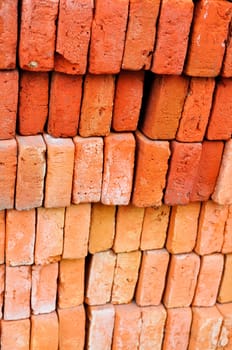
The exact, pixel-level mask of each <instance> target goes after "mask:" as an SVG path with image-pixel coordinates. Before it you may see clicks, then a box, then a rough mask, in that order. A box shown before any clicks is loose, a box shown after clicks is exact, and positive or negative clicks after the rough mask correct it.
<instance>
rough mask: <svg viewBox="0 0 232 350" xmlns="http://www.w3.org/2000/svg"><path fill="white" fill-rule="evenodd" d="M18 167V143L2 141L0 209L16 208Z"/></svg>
mask: <svg viewBox="0 0 232 350" xmlns="http://www.w3.org/2000/svg"><path fill="white" fill-rule="evenodd" d="M16 166H17V143H16V141H15V140H14V139H13V140H1V141H0V170H1V171H0V193H1V196H0V209H1V210H2V209H11V208H13V207H14V194H15V181H16Z"/></svg>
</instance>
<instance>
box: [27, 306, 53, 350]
mask: <svg viewBox="0 0 232 350" xmlns="http://www.w3.org/2000/svg"><path fill="white" fill-rule="evenodd" d="M58 334H59V331H58V319H57V314H56V312H51V313H49V314H47V315H36V316H34V315H32V316H31V345H30V346H31V347H30V350H40V349H49V350H57V349H58Z"/></svg>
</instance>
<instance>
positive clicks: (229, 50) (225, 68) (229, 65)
mask: <svg viewBox="0 0 232 350" xmlns="http://www.w3.org/2000/svg"><path fill="white" fill-rule="evenodd" d="M231 37H232V26H231V23H230V27H229V32H228V37H227V42H226V53H225V56H224V61H223V65H222V71H221V75H222V76H223V77H228V78H229V77H232V40H231Z"/></svg>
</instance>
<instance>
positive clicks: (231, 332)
mask: <svg viewBox="0 0 232 350" xmlns="http://www.w3.org/2000/svg"><path fill="white" fill-rule="evenodd" d="M216 306H217V309H218V311H219V312H220V314H221V315H222V316H223V323H222V328H221V333H220V337H219V340H218V347H217V350H229V349H230V348H231V346H232V303H226V304H217V305H216Z"/></svg>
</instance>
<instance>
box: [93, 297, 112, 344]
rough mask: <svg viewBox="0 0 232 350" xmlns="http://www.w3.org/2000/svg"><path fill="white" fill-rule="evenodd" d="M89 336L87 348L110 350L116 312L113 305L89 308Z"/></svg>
mask: <svg viewBox="0 0 232 350" xmlns="http://www.w3.org/2000/svg"><path fill="white" fill-rule="evenodd" d="M87 317H88V334H87V341H86V343H87V345H86V348H87V349H89V350H94V349H95V348H96V346H98V349H99V350H101V349H102V350H110V349H111V343H112V335H113V329H114V317H115V311H114V307H113V305H111V304H106V305H101V306H88V308H87Z"/></svg>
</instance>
